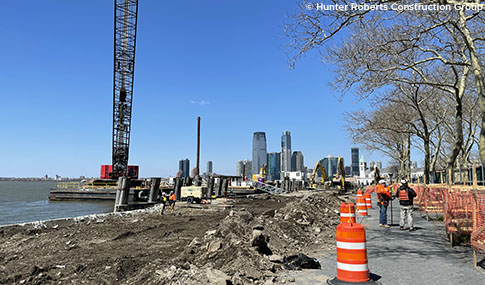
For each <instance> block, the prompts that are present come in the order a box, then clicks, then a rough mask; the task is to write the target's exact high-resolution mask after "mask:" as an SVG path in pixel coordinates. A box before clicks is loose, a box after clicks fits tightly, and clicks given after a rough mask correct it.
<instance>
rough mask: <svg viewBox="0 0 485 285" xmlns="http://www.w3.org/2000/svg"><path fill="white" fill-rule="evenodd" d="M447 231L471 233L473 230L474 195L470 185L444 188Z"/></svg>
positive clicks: (444, 220) (444, 219) (444, 213)
mask: <svg viewBox="0 0 485 285" xmlns="http://www.w3.org/2000/svg"><path fill="white" fill-rule="evenodd" d="M442 193H443V222H444V224H445V228H446V232H448V233H460V234H466V235H469V234H470V233H471V232H472V230H473V203H474V201H473V195H472V193H471V188H470V187H462V186H451V187H447V188H442Z"/></svg>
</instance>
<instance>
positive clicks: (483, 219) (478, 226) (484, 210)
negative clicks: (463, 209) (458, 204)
mask: <svg viewBox="0 0 485 285" xmlns="http://www.w3.org/2000/svg"><path fill="white" fill-rule="evenodd" d="M472 195H473V200H474V203H473V206H474V208H473V232H472V235H471V245H472V247H473V248H474V249H475V250H479V251H482V252H485V190H474V191H472Z"/></svg>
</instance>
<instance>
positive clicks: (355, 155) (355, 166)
mask: <svg viewBox="0 0 485 285" xmlns="http://www.w3.org/2000/svg"><path fill="white" fill-rule="evenodd" d="M350 152H351V155H352V176H358V175H359V148H358V147H353V148H351V149H350Z"/></svg>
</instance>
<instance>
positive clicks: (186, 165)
mask: <svg viewBox="0 0 485 285" xmlns="http://www.w3.org/2000/svg"><path fill="white" fill-rule="evenodd" d="M179 170H181V171H182V177H189V175H190V160H189V159H188V158H186V159H182V160H179Z"/></svg>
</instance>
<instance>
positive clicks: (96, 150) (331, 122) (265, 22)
mask: <svg viewBox="0 0 485 285" xmlns="http://www.w3.org/2000/svg"><path fill="white" fill-rule="evenodd" d="M295 8H296V1H280V0H265V1H219V0H218V1H183V2H175V1H155V0H140V4H139V18H138V35H137V54H136V66H135V89H134V99H133V121H132V136H131V148H130V164H136V165H140V172H141V175H142V176H144V177H149V176H168V175H174V174H175V173H176V172H177V170H178V160H180V159H183V158H189V159H190V160H191V167H193V166H194V164H195V155H196V118H197V116H201V118H202V119H201V122H202V125H201V133H202V134H201V165H202V169H201V170H202V171H205V165H206V162H207V161H208V160H212V161H213V163H214V171H216V172H218V173H223V174H233V173H234V172H235V163H236V161H237V160H240V159H250V158H251V142H252V134H253V132H255V131H264V132H266V136H267V141H268V151H280V148H281V146H280V139H281V133H282V132H283V131H287V130H288V131H291V133H292V146H293V150H301V151H302V152H303V155H304V156H305V164H306V165H307V166H309V167H313V165H314V164H315V162H316V161H317V160H318V159H321V158H323V157H325V156H327V155H328V154H333V155H334V156H338V155H341V156H343V157H344V158H345V160H346V164H349V163H350V147H351V146H353V145H352V143H351V141H350V139H349V136H348V134H347V133H345V130H344V125H343V118H342V117H343V112H344V111H350V110H355V109H357V108H358V104H356V103H355V99H354V98H352V97H350V96H349V97H346V98H344V100H343V101H342V102H339V101H338V100H337V97H338V95H337V94H336V93H334V92H333V91H332V90H331V89H330V87H329V86H328V83H329V82H330V81H331V80H332V74H331V68H330V67H328V66H325V65H323V64H322V63H321V62H320V61H319V57H318V54H316V53H311V54H309V55H307V56H306V57H305V58H303V59H302V60H301V61H299V62H298V64H297V66H296V69H294V70H290V69H289V68H288V65H287V55H286V54H285V44H286V43H287V42H288V40H287V38H286V37H285V34H284V30H283V28H284V25H285V24H286V23H288V19H287V15H288V13H291V11H293V10H294V9H295ZM2 10H3V11H6V13H4V14H3V16H2V17H1V18H0V37H1V38H2V45H0V60H1V62H2V76H1V79H0V97H1V99H2V104H1V106H2V111H1V112H0V120H1V121H2V122H3V124H2V125H1V133H2V135H3V139H1V140H0V161H1V162H2V163H0V176H3V177H5V176H7V177H8V176H29V177H30V176H42V175H44V174H49V175H51V176H52V175H55V174H59V175H62V176H79V175H85V176H98V175H99V171H100V165H101V164H110V163H111V128H112V77H113V74H112V73H113V67H112V65H113V1H99V0H98V1H95V0H87V1H65V0H57V1H54V0H42V1H38V0H35V1H23V0H18V1H4V2H3V3H2ZM362 152H363V150H362V149H361V153H362ZM364 155H366V157H369V155H368V154H367V153H366V152H364ZM370 158H373V159H375V160H377V159H382V160H383V161H386V159H383V158H382V157H381V156H380V154H378V153H373V154H372V155H371V156H370Z"/></svg>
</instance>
